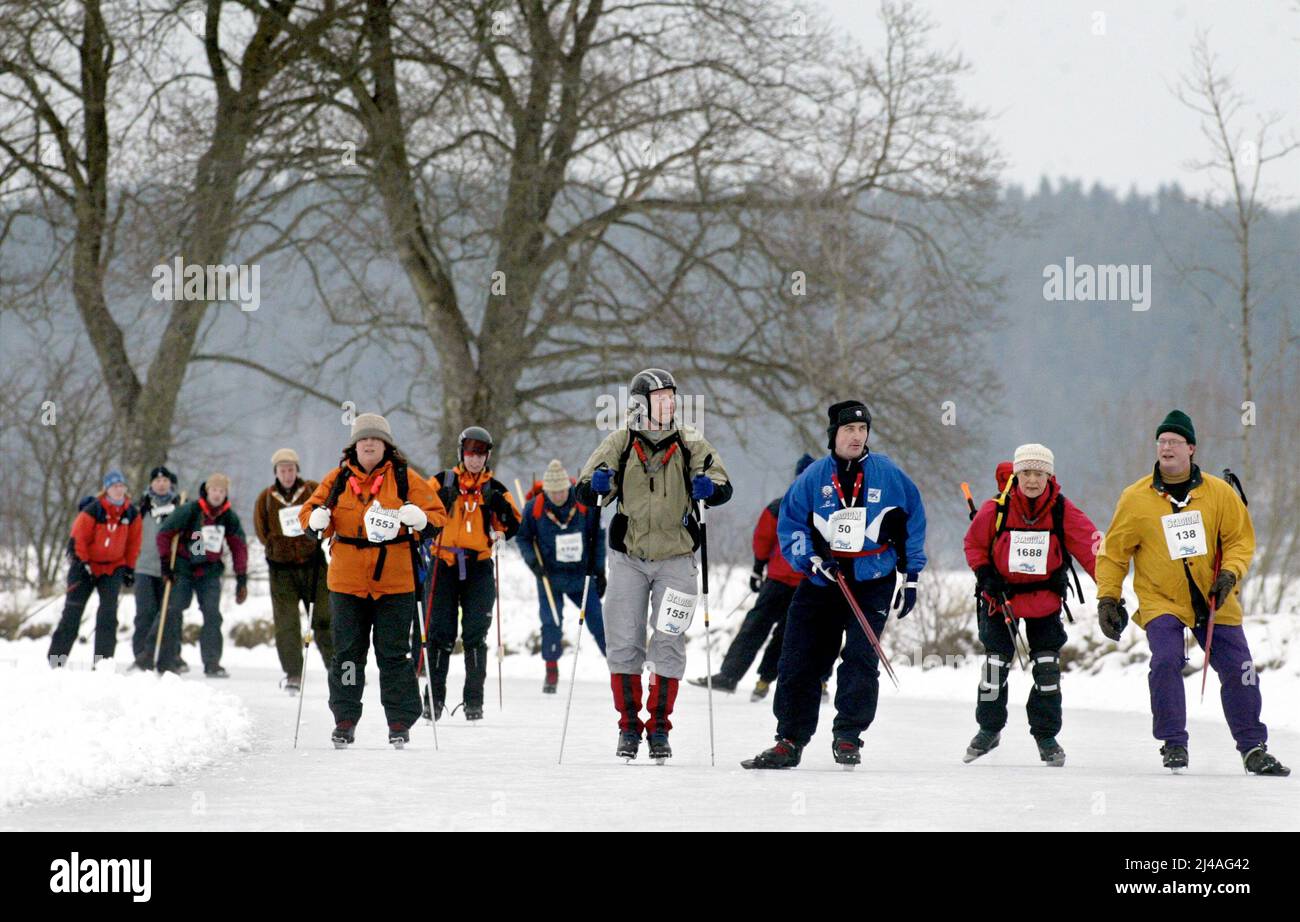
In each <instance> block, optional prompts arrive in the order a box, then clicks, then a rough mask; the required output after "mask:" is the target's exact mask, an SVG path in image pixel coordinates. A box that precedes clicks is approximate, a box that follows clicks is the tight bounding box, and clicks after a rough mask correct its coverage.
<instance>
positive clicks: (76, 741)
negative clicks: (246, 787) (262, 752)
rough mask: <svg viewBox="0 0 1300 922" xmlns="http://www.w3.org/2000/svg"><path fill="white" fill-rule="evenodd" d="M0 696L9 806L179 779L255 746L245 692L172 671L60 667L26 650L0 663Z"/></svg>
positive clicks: (2, 794)
mask: <svg viewBox="0 0 1300 922" xmlns="http://www.w3.org/2000/svg"><path fill="white" fill-rule="evenodd" d="M0 701H3V702H4V703H5V713H6V720H5V744H4V746H0V810H3V809H4V808H6V807H13V806H16V805H21V804H29V803H36V802H48V801H67V800H69V799H72V798H78V797H90V796H98V795H103V794H110V793H113V792H117V791H122V790H126V789H129V788H131V787H135V786H140V785H158V784H174V783H175V782H176V780H177V779H178V778H180V777H183V776H185V775H186V774H192V773H194V772H195V771H197V770H199V769H202V768H205V767H207V766H209V765H212V764H214V763H215V762H216V761H218V760H220V759H222V758H225V757H227V756H228V755H230V754H231V753H233V752H239V751H247V750H248V749H249V747H250V745H251V738H252V720H251V718H250V717H249V715H248V713H247V712H246V711H245V709H244V707H243V706H242V704H241V703H240V701H239V699H238V698H237V697H235V696H234V695H231V694H228V693H223V692H220V691H218V690H217V689H215V688H213V687H211V686H204V685H202V684H201V683H197V682H183V681H181V680H180V679H179V678H177V677H176V676H171V675H168V676H163V677H162V678H161V679H158V678H154V677H153V676H146V675H139V674H136V675H120V674H115V673H113V672H110V671H108V670H105V669H100V670H96V671H93V672H92V671H90V670H66V671H64V672H63V673H57V674H56V673H54V672H52V671H51V670H50V669H49V667H48V666H46V665H45V663H44V662H43V661H41V660H40V659H39V658H29V657H26V656H25V657H23V658H22V660H21V661H20V662H18V663H16V664H14V665H13V666H11V667H8V668H0Z"/></svg>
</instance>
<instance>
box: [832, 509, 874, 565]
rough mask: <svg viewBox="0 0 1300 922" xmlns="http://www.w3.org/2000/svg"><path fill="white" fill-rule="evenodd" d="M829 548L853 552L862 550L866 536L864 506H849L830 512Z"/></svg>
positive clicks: (865, 512)
mask: <svg viewBox="0 0 1300 922" xmlns="http://www.w3.org/2000/svg"><path fill="white" fill-rule="evenodd" d="M830 525H831V550H832V551H846V552H848V553H850V554H851V553H854V552H856V551H860V550H862V544H863V541H864V539H865V538H866V536H867V510H866V507H865V506H850V507H849V508H847V509H837V510H836V511H834V512H832V513H831V517H830Z"/></svg>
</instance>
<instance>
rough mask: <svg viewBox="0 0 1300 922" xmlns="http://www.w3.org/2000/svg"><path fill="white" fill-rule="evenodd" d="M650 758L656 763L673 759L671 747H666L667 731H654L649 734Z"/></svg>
mask: <svg viewBox="0 0 1300 922" xmlns="http://www.w3.org/2000/svg"><path fill="white" fill-rule="evenodd" d="M649 742H650V758H652V759H654V760H655V761H656V762H663V760H664V759H671V758H672V757H673V750H672V747H671V746H669V745H668V731H667V730H656V731H655V732H654V733H651V734H650V740H649Z"/></svg>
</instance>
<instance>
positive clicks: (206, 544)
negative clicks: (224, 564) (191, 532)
mask: <svg viewBox="0 0 1300 922" xmlns="http://www.w3.org/2000/svg"><path fill="white" fill-rule="evenodd" d="M202 531H203V551H204V553H206V554H220V553H221V542H222V540H223V539H224V538H225V537H226V526H224V525H204V526H203V530H202Z"/></svg>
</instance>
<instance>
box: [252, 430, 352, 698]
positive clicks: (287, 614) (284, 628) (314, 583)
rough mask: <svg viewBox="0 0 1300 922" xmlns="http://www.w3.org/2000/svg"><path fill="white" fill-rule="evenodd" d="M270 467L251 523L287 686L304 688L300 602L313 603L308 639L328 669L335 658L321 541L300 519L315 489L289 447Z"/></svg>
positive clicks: (314, 485) (276, 457)
mask: <svg viewBox="0 0 1300 922" xmlns="http://www.w3.org/2000/svg"><path fill="white" fill-rule="evenodd" d="M271 465H272V467H273V468H274V470H275V482H274V483H273V484H271V485H270V486H269V487H267V488H266V489H265V490H263V491H262V492H261V494H260V495H259V496H258V497H257V504H256V505H255V506H254V507H253V527H254V528H255V529H256V530H257V538H258V540H259V541H261V542H262V546H263V547H265V548H266V565H267V568H268V569H269V570H270V574H271V611H272V615H273V617H274V618H275V649H276V652H277V653H279V655H280V666H281V668H282V669H284V674H285V680H284V685H285V688H286V689H287V690H288V691H289V692H291V693H292V692H296V691H298V690H299V689H300V688H301V687H302V667H303V661H302V647H303V644H302V640H303V638H302V622H301V620H300V615H301V609H300V608H299V607H298V603H299V602H310V603H311V630H312V640H313V642H314V643H315V644H316V648H317V649H318V650H320V654H321V658H322V659H323V660H324V661H325V668H326V669H329V665H330V660H331V659H333V657H334V638H333V636H332V635H331V633H330V602H329V587H328V586H326V585H325V557H324V554H322V553H321V550H320V545H319V544H318V543H317V542H316V541H315V540H313V539H312V538H311V537H310V536H309V535H307V534H305V533H304V532H303V529H302V526H301V525H300V524H299V522H298V512H299V510H300V509H301V508H302V504H303V503H304V502H306V501H307V499H308V498H309V497H310V496H311V495H312V492H313V491H314V490H315V489H316V482H315V481H314V480H303V479H302V477H301V476H299V473H298V455H297V453H296V452H295V451H294V450H293V449H292V448H281V449H280V450H279V451H277V452H276V453H275V454H274V455H272V456H271ZM313 598H314V600H315V601H312V600H313Z"/></svg>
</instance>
